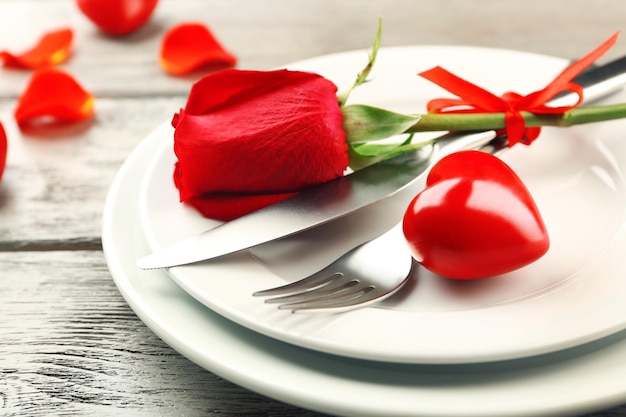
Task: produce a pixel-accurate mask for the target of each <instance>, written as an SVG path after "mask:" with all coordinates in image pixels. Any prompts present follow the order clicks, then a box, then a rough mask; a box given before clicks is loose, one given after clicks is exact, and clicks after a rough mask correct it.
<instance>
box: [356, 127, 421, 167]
mask: <svg viewBox="0 0 626 417" xmlns="http://www.w3.org/2000/svg"><path fill="white" fill-rule="evenodd" d="M412 140H413V135H412V134H411V135H408V137H407V138H406V140H404V142H402V143H391V144H381V143H352V144H348V157H349V158H350V164H349V165H350V168H352V169H353V170H354V171H358V170H359V169H363V168H365V167H367V166H369V165H373V164H375V163H377V162H380V161H384V160H385V159H389V158H393V157H395V156H398V155H402V154H405V153H409V152H414V151H416V150H418V149H420V148H422V147H424V146H426V145H431V144H432V143H433V140H432V139H429V140H427V141H422V142H417V143H412Z"/></svg>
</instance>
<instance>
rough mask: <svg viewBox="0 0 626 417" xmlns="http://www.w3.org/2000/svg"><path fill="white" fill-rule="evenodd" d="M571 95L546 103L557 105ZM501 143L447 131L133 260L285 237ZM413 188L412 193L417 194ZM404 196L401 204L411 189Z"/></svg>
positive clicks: (614, 87) (197, 255)
mask: <svg viewBox="0 0 626 417" xmlns="http://www.w3.org/2000/svg"><path fill="white" fill-rule="evenodd" d="M574 82H576V83H577V84H579V85H580V86H582V87H583V88H584V97H585V102H590V101H593V100H598V99H600V98H603V97H605V96H607V95H608V94H610V93H613V92H616V91H618V90H619V89H621V88H622V87H623V86H624V85H626V57H622V58H620V59H617V60H615V61H612V62H610V63H608V64H605V65H602V66H596V67H593V68H590V69H588V70H587V71H585V72H584V73H582V74H580V75H579V76H578V77H577V78H576V79H575V80H574ZM568 100H570V101H571V100H572V97H571V94H565V95H562V96H559V97H557V98H555V99H554V100H552V101H551V103H550V104H552V105H561V104H563V103H566V102H567V101H568ZM505 146H506V138H504V139H503V138H502V137H496V133H495V132H494V131H487V132H478V133H471V134H468V133H454V134H446V135H443V136H442V137H441V138H439V139H438V140H437V142H436V143H435V144H434V145H433V146H432V147H425V148H422V149H420V150H419V151H417V152H414V153H411V154H407V155H402V156H399V157H396V158H392V159H389V160H386V161H383V162H379V163H377V164H374V165H372V166H369V167H367V168H364V169H362V170H359V171H357V172H355V173H352V174H350V175H346V176H344V177H341V178H338V179H336V180H333V181H329V182H327V183H324V184H320V185H317V186H314V187H311V188H309V189H307V190H305V191H302V192H300V193H298V194H296V195H295V196H293V197H291V198H288V199H286V200H283V201H281V202H278V203H276V204H273V205H271V206H267V207H265V208H263V209H260V210H257V211H255V212H253V213H250V214H248V215H245V216H243V217H239V218H237V219H235V220H232V221H230V222H227V223H224V224H222V225H220V226H217V227H215V228H213V229H210V230H207V231H205V232H203V233H201V234H199V235H196V236H192V237H190V238H187V239H185V240H182V241H180V242H178V243H174V244H173V245H171V246H169V247H166V248H164V249H161V250H158V251H156V252H154V253H152V254H150V255H147V256H145V257H143V258H141V259H139V260H138V261H137V266H138V267H139V268H141V269H157V268H169V267H174V266H180V265H186V264H191V263H195V262H199V261H204V260H208V259H212V258H216V257H219V256H222V255H226V254H229V253H234V252H238V251H240V250H244V249H249V248H252V247H254V246H257V245H260V244H262V243H266V242H270V241H273V240H276V239H280V238H283V237H287V236H290V235H293V234H295V233H298V232H301V231H304V230H307V229H311V228H313V227H316V226H319V225H322V224H324V223H327V222H330V221H332V220H336V219H338V218H340V217H343V216H346V215H348V214H350V213H353V212H355V211H357V210H360V209H363V208H365V207H368V206H371V205H373V204H376V203H377V202H380V201H382V200H384V199H386V198H388V197H391V196H395V195H398V194H399V193H400V192H401V191H402V190H405V189H407V188H408V187H410V186H412V185H414V184H416V183H418V182H419V181H420V179H423V177H424V174H425V172H426V171H427V170H428V168H429V167H430V166H432V164H433V163H434V162H436V160H438V159H440V158H442V157H443V156H445V155H447V154H449V153H452V152H456V151H459V150H464V149H487V150H489V151H490V152H493V151H494V148H495V149H502V148H503V147H505ZM418 191H419V190H417V191H416V192H418ZM403 194H406V195H407V197H406V198H407V201H406V204H408V203H409V202H410V198H412V196H413V195H414V194H415V193H410V194H409V193H403Z"/></svg>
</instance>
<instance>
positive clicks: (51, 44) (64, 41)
mask: <svg viewBox="0 0 626 417" xmlns="http://www.w3.org/2000/svg"><path fill="white" fill-rule="evenodd" d="M73 40H74V32H73V31H72V30H71V29H59V30H56V31H53V32H49V33H47V34H45V35H44V36H43V37H42V38H41V39H40V40H39V42H37V44H36V45H35V46H34V47H32V48H31V49H29V50H28V51H26V52H23V53H21V54H13V53H11V52H8V51H0V59H2V60H3V61H4V63H3V65H4V66H5V67H6V68H19V69H24V68H26V69H36V68H41V67H45V66H48V65H57V64H60V63H62V62H64V61H65V60H67V58H68V57H69V56H70V53H71V50H72V45H73Z"/></svg>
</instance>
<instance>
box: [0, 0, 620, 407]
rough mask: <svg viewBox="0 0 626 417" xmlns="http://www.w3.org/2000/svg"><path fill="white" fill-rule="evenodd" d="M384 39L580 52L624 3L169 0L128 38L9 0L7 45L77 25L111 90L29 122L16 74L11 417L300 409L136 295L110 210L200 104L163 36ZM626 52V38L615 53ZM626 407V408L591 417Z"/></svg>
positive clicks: (8, 295)
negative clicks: (140, 155)
mask: <svg viewBox="0 0 626 417" xmlns="http://www.w3.org/2000/svg"><path fill="white" fill-rule="evenodd" d="M379 16H382V17H383V18H384V25H385V30H384V37H383V45H384V46H392V45H408V44H434V45H476V46H486V47H498V48H508V49H518V50H526V51H530V52H536V53H542V54H550V55H557V56H562V57H578V56H580V55H581V54H583V53H586V52H587V51H589V50H590V49H592V48H593V47H594V46H596V45H597V44H598V43H599V42H600V41H602V40H603V39H605V38H607V37H608V36H609V35H610V34H612V33H613V32H615V31H617V30H622V31H624V30H625V29H626V18H625V16H626V2H624V1H623V0H594V2H588V1H583V0H556V1H545V0H525V1H523V2H522V1H513V0H439V1H428V2H427V1H416V0H367V1H364V0H319V1H311V0H289V1H285V0H262V1H261V0H257V1H254V0H228V1H217V0H161V1H160V4H159V6H158V8H157V11H156V13H155V16H154V18H153V19H152V20H151V22H150V23H149V24H148V25H147V26H146V27H144V28H143V29H142V30H140V31H139V32H137V33H135V34H133V35H131V36H129V37H125V38H111V37H108V36H105V35H102V34H101V33H100V32H98V31H97V30H96V29H94V27H93V25H92V24H91V23H90V22H89V21H87V19H85V18H84V16H82V15H81V14H80V13H79V12H78V10H77V8H76V5H75V2H74V1H72V0H0V50H1V49H10V50H14V51H19V50H20V49H23V48H25V47H27V46H30V45H31V44H32V43H33V42H34V41H35V40H36V39H37V38H38V37H39V36H40V35H41V34H42V33H43V32H44V31H46V30H49V29H53V28H58V27H61V26H71V27H72V28H74V29H75V30H76V34H77V47H76V51H75V54H74V55H73V57H72V58H71V60H70V61H69V62H67V63H65V64H63V65H62V68H64V69H65V70H67V71H69V72H71V73H72V74H73V75H74V76H75V77H76V78H77V79H78V80H79V81H80V82H81V83H82V84H83V85H84V86H85V87H86V88H87V89H88V90H90V91H92V92H93V93H94V94H95V95H96V100H97V101H96V116H95V118H94V120H92V121H90V122H88V123H79V124H76V125H72V126H65V127H58V128H55V129H52V130H47V131H28V132H22V131H20V130H19V129H17V127H16V126H15V124H14V123H13V120H12V112H13V109H14V107H15V101H16V99H17V97H18V96H19V95H20V94H21V92H22V91H23V89H24V87H25V85H26V83H27V82H28V79H29V77H30V74H31V73H30V72H29V71H12V70H6V69H0V121H1V122H2V123H3V124H4V125H5V127H6V128H7V130H8V134H9V145H10V152H9V159H8V164H7V168H6V172H5V174H4V177H3V180H2V182H1V183H0V415H2V416H37V417H39V416H54V415H58V416H86V415H90V416H91V415H93V416H109V415H116V416H250V417H256V416H258V417H261V416H273V417H280V416H292V417H314V416H321V414H318V413H314V412H310V411H306V410H302V409H299V408H296V407H293V406H290V405H285V404H282V403H280V402H276V401H274V400H271V399H268V398H265V397H263V396H260V395H258V394H255V393H252V392H250V391H248V390H245V389H242V388H240V387H238V386H236V385H234V384H232V383H230V382H228V381H225V380H223V379H221V378H219V377H217V376H215V375H213V374H211V373H210V372H207V371H205V370H204V369H202V368H200V367H198V366H196V365H195V364H193V363H192V362H190V361H188V360H187V359H185V358H184V357H182V356H181V355H179V354H178V353H176V352H175V351H174V350H173V349H171V348H170V347H168V346H167V345H166V344H165V343H164V342H163V341H161V340H160V339H159V338H158V337H156V336H155V335H154V334H153V333H152V332H151V331H150V330H149V329H148V328H147V327H146V326H145V325H144V324H143V323H142V322H141V321H140V320H139V319H138V318H137V317H136V315H135V314H134V313H133V311H132V310H131V309H130V308H129V307H128V306H127V305H126V303H125V302H124V300H123V298H122V297H121V295H120V294H119V292H118V291H117V289H116V287H115V285H114V283H113V281H112V279H111V276H110V273H109V271H108V270H107V267H106V264H105V262H104V257H103V254H102V251H101V247H100V235H101V233H100V227H101V216H102V208H103V204H104V199H105V197H106V193H107V191H108V188H109V186H110V183H111V181H112V179H113V177H114V176H115V173H116V172H117V170H118V169H119V167H120V166H121V164H122V163H123V161H124V159H125V158H126V157H127V156H128V154H129V153H130V152H131V150H132V149H133V148H134V147H135V146H136V145H137V144H138V143H139V142H140V141H141V140H142V139H143V138H145V137H146V135H148V134H149V133H150V132H151V131H152V130H153V129H154V128H156V127H157V126H158V125H159V124H161V123H163V122H166V121H168V120H169V119H170V118H171V116H172V114H173V113H174V112H175V111H176V110H177V109H178V108H179V107H180V106H181V105H183V104H184V102H185V98H186V94H187V92H188V90H189V87H190V85H191V83H192V82H193V81H194V80H195V79H197V76H198V75H197V74H195V75H193V76H188V77H171V76H168V75H166V74H164V73H163V72H162V71H161V70H160V68H159V67H158V48H159V44H160V40H161V37H162V35H163V32H164V31H165V30H166V29H167V28H169V27H171V26H172V25H174V24H176V23H179V22H183V21H202V22H204V23H207V24H208V25H209V26H210V27H211V28H212V29H213V30H214V32H215V34H216V35H217V37H218V38H219V39H220V40H221V41H222V43H223V44H224V45H225V46H226V47H227V48H228V49H230V50H231V51H233V52H234V53H235V54H236V55H238V56H239V58H240V64H239V67H241V68H255V69H267V68H274V67H280V66H284V65H285V64H287V63H290V62H293V61H297V60H301V59H305V58H310V57H314V56H317V55H321V54H327V53H333V52H341V51H345V50H353V49H363V50H365V49H366V48H368V47H369V45H370V42H371V38H372V35H373V32H374V29H375V25H376V20H377V19H378V17H379ZM624 54H626V40H622V41H621V42H619V43H618V45H617V46H616V47H615V48H614V49H613V50H611V51H610V52H609V54H607V57H606V58H603V59H602V60H603V61H604V60H606V59H609V58H612V57H616V56H619V55H624ZM590 416H593V417H618V416H626V406H622V407H617V408H614V409H612V410H608V411H598V412H597V413H593V414H590Z"/></svg>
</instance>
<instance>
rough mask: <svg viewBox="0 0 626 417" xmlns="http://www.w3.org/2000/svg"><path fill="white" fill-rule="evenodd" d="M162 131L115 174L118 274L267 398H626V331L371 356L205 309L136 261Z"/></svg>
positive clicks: (167, 322)
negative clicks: (579, 341) (329, 349)
mask: <svg viewBox="0 0 626 417" xmlns="http://www.w3.org/2000/svg"><path fill="white" fill-rule="evenodd" d="M162 134H163V131H162V130H159V131H157V132H155V133H154V134H153V135H151V136H150V137H148V138H147V139H146V140H145V141H144V142H143V143H142V144H141V145H140V146H139V147H138V148H137V149H136V150H135V151H134V152H133V154H132V155H131V156H130V157H129V159H128V160H127V161H126V163H125V164H124V166H123V167H122V169H121V170H120V172H119V173H118V175H117V176H116V179H115V181H114V183H113V185H112V186H111V190H110V192H109V195H108V198H107V202H106V205H105V208H104V216H103V230H102V240H103V247H104V252H105V255H106V259H107V263H108V266H109V268H110V270H111V274H112V276H113V279H114V280H115V283H116V285H117V286H118V288H119V290H120V292H121V293H122V295H123V296H124V297H125V299H126V300H127V302H128V303H129V305H130V306H131V307H132V308H133V310H134V311H135V312H136V313H137V315H138V316H139V317H140V318H141V319H142V320H143V321H144V322H145V323H146V324H147V325H148V326H149V327H150V328H151V329H152V330H153V331H154V332H155V333H156V334H157V335H158V336H159V337H161V338H162V339H163V340H164V341H165V342H166V343H168V344H169V345H171V346H172V347H173V348H175V349H176V350H177V351H179V352H180V353H182V354H183V355H185V356H186V357H188V358H189V359H191V360H192V361H194V362H196V363H197V364H199V365H200V366H202V367H204V368H205V369H207V370H209V371H211V372H214V373H216V374H218V375H220V376H221V377H223V378H226V379H228V380H230V381H232V382H234V383H236V384H239V385H241V386H243V387H246V388H248V389H250V390H253V391H256V392H259V393H261V394H263V395H266V396H269V397H272V398H275V399H278V400H281V401H284V402H287V403H291V404H295V405H297V406H300V407H303V408H309V409H313V410H317V411H321V412H326V413H329V414H332V415H337V416H353V417H374V416H383V415H384V416H388V417H400V416H403V417H443V416H446V417H470V416H474V417H477V416H480V417H514V416H518V417H533V416H535V417H537V416H559V415H563V416H565V415H578V414H582V413H586V412H590V411H593V410H599V409H603V408H607V407H612V406H616V405H619V404H623V403H625V402H626V332H621V333H618V334H615V335H613V336H611V337H608V338H605V339H602V340H600V341H597V342H594V343H591V344H586V345H584V346H581V347H578V348H574V349H570V350H566V351H562V352H559V353H554V354H548V355H544V356H537V357H533V358H529V359H521V360H515V361H508V362H500V363H490V364H474V365H406V364H389V363H380V362H368V361H361V360H354V359H347V358H343V357H340V356H334V355H327V354H323V353H319V352H315V351H312V350H308V349H302V348H299V347H296V346H293V345H290V344H287V343H282V342H280V341H277V340H275V339H272V338H269V337H265V336H263V335H260V334H259V333H256V332H253V331H250V330H248V329H245V328H244V327H241V326H239V325H237V324H235V323H233V322H231V321H229V320H226V319H225V318H223V317H221V316H220V315H219V314H217V313H214V312H212V311H211V310H210V309H207V308H205V307H204V306H203V305H202V304H201V303H199V302H197V301H196V300H194V299H193V298H192V297H191V296H189V295H188V294H187V293H186V292H184V291H183V290H182V289H181V288H180V287H179V286H178V285H176V284H175V283H174V282H173V281H172V280H171V279H170V277H169V276H168V275H167V274H166V273H165V272H163V271H139V270H138V269H137V268H136V267H135V261H136V259H137V258H139V257H141V256H143V255H145V254H147V253H148V252H149V249H148V247H147V245H146V243H145V241H144V239H143V234H142V232H141V230H140V225H139V219H138V201H137V194H138V192H139V187H140V182H141V180H142V176H143V174H144V172H145V170H146V168H147V165H148V163H149V161H150V160H151V159H152V158H153V156H154V153H155V151H156V148H157V147H158V146H160V144H161V142H162V140H163V136H162Z"/></svg>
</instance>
